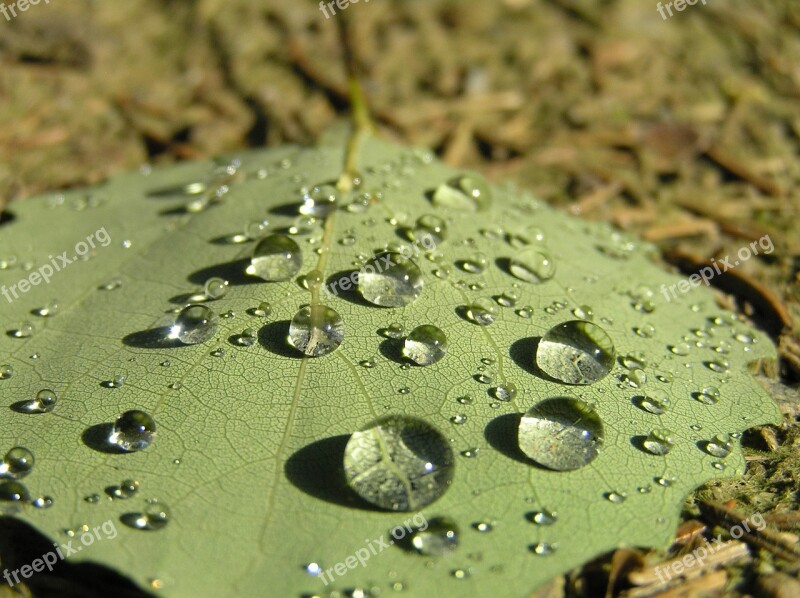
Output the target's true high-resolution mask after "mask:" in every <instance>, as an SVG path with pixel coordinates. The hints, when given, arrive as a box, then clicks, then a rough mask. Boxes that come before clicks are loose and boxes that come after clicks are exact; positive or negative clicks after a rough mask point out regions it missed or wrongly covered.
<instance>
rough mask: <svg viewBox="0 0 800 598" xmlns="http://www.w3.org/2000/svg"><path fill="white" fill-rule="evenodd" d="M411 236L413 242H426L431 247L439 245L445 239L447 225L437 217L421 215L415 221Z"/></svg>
mask: <svg viewBox="0 0 800 598" xmlns="http://www.w3.org/2000/svg"><path fill="white" fill-rule="evenodd" d="M411 236H412V237H413V240H414V241H418V242H422V241H428V242H432V243H433V245H439V244H441V242H442V241H444V240H445V239H446V238H447V224H446V223H445V221H444V220H443V219H441V218H439V217H438V216H434V215H433V214H423V215H422V216H420V217H419V218H418V219H417V223H416V226H414V229H413V230H412V231H411Z"/></svg>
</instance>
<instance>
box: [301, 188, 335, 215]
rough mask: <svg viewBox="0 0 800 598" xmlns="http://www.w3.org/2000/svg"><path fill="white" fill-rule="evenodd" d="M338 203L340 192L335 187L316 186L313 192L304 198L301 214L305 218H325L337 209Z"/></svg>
mask: <svg viewBox="0 0 800 598" xmlns="http://www.w3.org/2000/svg"><path fill="white" fill-rule="evenodd" d="M338 201H339V192H338V191H337V190H336V187H334V186H333V185H319V186H315V187H314V188H313V189H312V190H311V192H310V193H308V194H307V195H306V196H305V197H304V198H303V205H302V206H300V213H301V214H303V215H304V216H314V217H315V218H325V217H326V216H327V215H328V214H330V213H331V212H333V210H335V209H336V203H337V202H338Z"/></svg>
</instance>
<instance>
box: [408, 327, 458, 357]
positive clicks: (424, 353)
mask: <svg viewBox="0 0 800 598" xmlns="http://www.w3.org/2000/svg"><path fill="white" fill-rule="evenodd" d="M446 353H447V337H446V336H445V334H444V332H442V331H441V330H440V329H439V328H437V327H436V326H433V325H431V324H424V325H422V326H417V327H416V328H414V330H412V331H411V332H410V333H409V335H408V336H407V337H406V340H405V344H404V346H403V356H405V357H407V358H408V359H410V360H411V361H413V362H415V363H417V364H419V365H431V364H432V363H436V362H437V361H439V360H440V359H442V358H443V357H444V356H445V354H446Z"/></svg>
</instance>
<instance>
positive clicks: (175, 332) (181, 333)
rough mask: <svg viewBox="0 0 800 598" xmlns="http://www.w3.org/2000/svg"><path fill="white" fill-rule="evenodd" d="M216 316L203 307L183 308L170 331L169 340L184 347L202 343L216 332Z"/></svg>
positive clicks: (195, 305) (194, 305) (192, 305)
mask: <svg viewBox="0 0 800 598" xmlns="http://www.w3.org/2000/svg"><path fill="white" fill-rule="evenodd" d="M217 327H218V323H217V316H216V315H215V314H214V312H213V311H211V310H210V309H208V308H207V307H206V306H205V305H197V304H190V305H187V306H186V307H184V308H183V309H182V310H181V311H180V313H179V314H178V317H177V318H176V319H175V324H174V325H173V326H172V328H171V329H170V338H173V339H178V340H179V341H181V342H182V343H183V344H184V345H196V344H199V343H204V342H206V341H207V340H209V339H210V338H212V337H213V336H214V335H215V334H216V332H217Z"/></svg>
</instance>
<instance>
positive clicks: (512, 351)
mask: <svg viewBox="0 0 800 598" xmlns="http://www.w3.org/2000/svg"><path fill="white" fill-rule="evenodd" d="M541 340H542V337H541V336H529V337H527V338H521V339H519V340H517V341H514V342H513V343H511V346H510V347H509V348H508V355H509V357H511V359H513V360H514V363H516V364H517V365H518V366H519V367H521V368H522V369H523V370H525V371H526V372H528V373H529V374H533V375H534V376H537V377H539V378H543V379H544V380H548V381H550V382H558V380H556V379H554V378H551V377H550V376H548V375H547V374H545V373H544V372H543V371H542V370H540V369H539V367H538V366H537V365H536V351H537V350H538V348H539V343H540V342H541Z"/></svg>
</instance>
